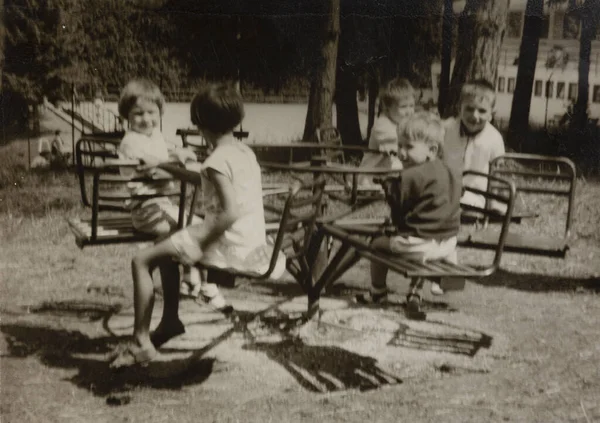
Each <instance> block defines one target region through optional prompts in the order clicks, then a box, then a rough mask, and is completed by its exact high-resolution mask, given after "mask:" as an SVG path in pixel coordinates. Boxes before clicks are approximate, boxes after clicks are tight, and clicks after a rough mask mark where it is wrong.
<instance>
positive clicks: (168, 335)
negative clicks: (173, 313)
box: [150, 320, 185, 348]
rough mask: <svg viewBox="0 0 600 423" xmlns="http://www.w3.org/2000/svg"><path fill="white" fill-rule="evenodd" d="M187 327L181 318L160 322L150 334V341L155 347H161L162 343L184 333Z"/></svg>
mask: <svg viewBox="0 0 600 423" xmlns="http://www.w3.org/2000/svg"><path fill="white" fill-rule="evenodd" d="M184 333H185V327H184V326H183V323H181V320H176V321H175V322H173V323H163V322H161V323H159V324H158V326H157V327H156V329H155V330H154V332H152V333H151V334H150V341H152V345H154V347H155V348H160V347H161V346H162V345H164V344H166V343H167V342H169V341H170V340H171V339H172V338H175V337H176V336H179V335H183V334H184Z"/></svg>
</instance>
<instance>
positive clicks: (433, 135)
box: [398, 110, 446, 159]
mask: <svg viewBox="0 0 600 423" xmlns="http://www.w3.org/2000/svg"><path fill="white" fill-rule="evenodd" d="M445 133H446V130H445V128H444V124H443V123H442V120H441V119H440V117H439V116H438V115H436V114H435V113H431V112H428V111H425V110H423V111H420V112H417V113H415V114H414V115H412V116H411V117H408V118H406V119H404V120H403V121H402V122H401V123H400V124H399V125H398V139H399V140H403V139H407V140H410V141H423V142H424V143H425V144H427V145H430V146H431V145H436V146H437V151H438V152H437V155H438V158H440V159H442V158H444V135H445Z"/></svg>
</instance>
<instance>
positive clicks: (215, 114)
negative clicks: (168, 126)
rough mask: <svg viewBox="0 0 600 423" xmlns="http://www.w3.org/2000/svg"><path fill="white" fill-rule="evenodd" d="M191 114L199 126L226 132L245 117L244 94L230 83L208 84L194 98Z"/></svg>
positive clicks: (212, 130) (221, 132) (213, 130)
mask: <svg viewBox="0 0 600 423" xmlns="http://www.w3.org/2000/svg"><path fill="white" fill-rule="evenodd" d="M190 115H191V119H192V123H193V124H194V125H196V126H197V127H198V128H201V129H208V130H209V131H211V132H214V133H216V134H226V133H228V132H231V131H232V130H233V129H234V128H235V127H236V126H237V125H239V123H240V122H241V121H242V119H243V118H244V103H243V100H242V96H241V95H240V93H239V92H238V91H237V90H236V89H235V87H233V86H231V85H229V84H210V85H207V86H206V87H204V88H202V89H201V90H200V91H199V92H198V93H197V94H196V95H195V96H194V98H193V99H192V103H191V105H190Z"/></svg>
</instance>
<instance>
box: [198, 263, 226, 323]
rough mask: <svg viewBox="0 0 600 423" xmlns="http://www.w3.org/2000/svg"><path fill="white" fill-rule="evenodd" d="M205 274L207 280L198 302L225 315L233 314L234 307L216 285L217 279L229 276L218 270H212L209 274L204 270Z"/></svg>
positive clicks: (200, 291) (204, 281) (203, 283)
mask: <svg viewBox="0 0 600 423" xmlns="http://www.w3.org/2000/svg"><path fill="white" fill-rule="evenodd" d="M203 274H204V275H206V278H204V279H203V282H202V285H201V288H200V290H199V295H198V301H201V303H204V304H206V305H208V306H209V307H210V308H212V309H214V310H216V311H219V312H221V313H224V314H229V313H231V312H233V307H232V306H231V304H229V303H228V302H227V300H226V299H225V297H224V296H223V294H221V291H220V290H219V288H218V287H217V284H216V283H215V282H216V281H217V278H219V277H221V276H225V277H228V276H229V274H228V273H227V272H222V271H219V270H216V269H211V270H210V271H208V272H207V271H206V270H203Z"/></svg>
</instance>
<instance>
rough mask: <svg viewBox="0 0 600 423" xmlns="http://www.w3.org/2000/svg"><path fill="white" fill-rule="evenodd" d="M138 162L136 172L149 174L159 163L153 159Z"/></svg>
mask: <svg viewBox="0 0 600 423" xmlns="http://www.w3.org/2000/svg"><path fill="white" fill-rule="evenodd" d="M140 162H141V163H140V165H139V166H138V167H137V171H138V172H149V171H150V170H151V169H153V168H155V167H156V166H158V164H159V161H158V160H156V159H154V158H146V159H144V160H140Z"/></svg>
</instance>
